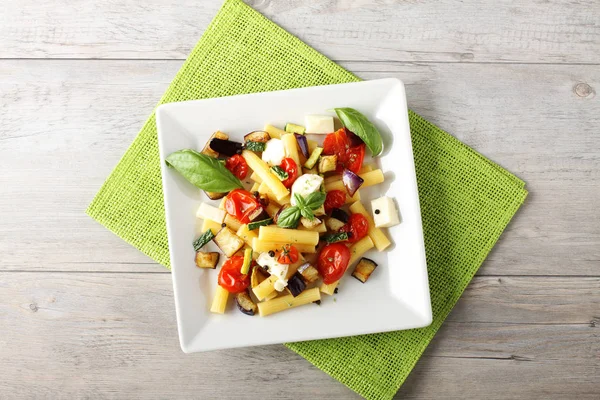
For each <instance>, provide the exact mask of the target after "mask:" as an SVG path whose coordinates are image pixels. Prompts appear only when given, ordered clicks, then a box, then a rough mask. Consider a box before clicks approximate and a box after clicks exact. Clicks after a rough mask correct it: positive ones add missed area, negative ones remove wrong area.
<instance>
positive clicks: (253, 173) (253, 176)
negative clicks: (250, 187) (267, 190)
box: [250, 172, 262, 183]
mask: <svg viewBox="0 0 600 400" xmlns="http://www.w3.org/2000/svg"><path fill="white" fill-rule="evenodd" d="M250 179H252V180H253V181H254V182H256V183H262V179H260V176H258V174H257V173H256V172H252V175H250Z"/></svg>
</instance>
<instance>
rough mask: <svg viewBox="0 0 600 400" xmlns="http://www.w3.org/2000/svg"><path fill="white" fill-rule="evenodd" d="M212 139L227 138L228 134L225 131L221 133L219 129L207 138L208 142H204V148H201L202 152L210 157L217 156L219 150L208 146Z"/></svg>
mask: <svg viewBox="0 0 600 400" xmlns="http://www.w3.org/2000/svg"><path fill="white" fill-rule="evenodd" d="M213 139H222V140H228V139H229V136H228V135H227V134H226V133H223V132H221V131H216V132H215V133H213V134H212V136H211V137H210V138H209V139H208V142H206V144H205V145H204V148H203V149H202V154H206V155H207V156H210V157H212V158H219V152H218V151H217V150H216V149H213V148H211V147H210V143H211V142H212V140H213Z"/></svg>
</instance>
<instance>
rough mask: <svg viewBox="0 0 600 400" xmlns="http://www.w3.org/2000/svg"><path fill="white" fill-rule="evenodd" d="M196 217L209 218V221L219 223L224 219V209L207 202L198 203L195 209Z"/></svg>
mask: <svg viewBox="0 0 600 400" xmlns="http://www.w3.org/2000/svg"><path fill="white" fill-rule="evenodd" d="M196 217H198V218H202V219H210V220H211V221H215V222H218V223H219V224H221V223H223V220H224V219H225V211H224V210H221V209H218V208H217V207H213V206H211V205H209V204H206V203H202V204H200V207H198V211H196Z"/></svg>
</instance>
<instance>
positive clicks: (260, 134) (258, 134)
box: [244, 131, 271, 145]
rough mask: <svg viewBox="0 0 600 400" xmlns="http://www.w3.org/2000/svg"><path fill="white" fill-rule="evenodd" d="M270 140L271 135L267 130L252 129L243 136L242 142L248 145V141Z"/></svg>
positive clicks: (264, 141) (260, 141) (265, 141)
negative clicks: (252, 130)
mask: <svg viewBox="0 0 600 400" xmlns="http://www.w3.org/2000/svg"><path fill="white" fill-rule="evenodd" d="M269 140H271V135H269V132H267V131H254V132H250V133H249V134H247V135H246V136H244V142H246V145H248V142H258V143H267V142H268V141H269Z"/></svg>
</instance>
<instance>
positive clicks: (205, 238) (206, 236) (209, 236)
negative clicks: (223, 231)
mask: <svg viewBox="0 0 600 400" xmlns="http://www.w3.org/2000/svg"><path fill="white" fill-rule="evenodd" d="M214 237H215V235H214V234H213V233H212V231H211V230H210V229H209V230H207V231H206V232H204V233H203V234H202V235H200V237H199V238H198V239H196V240H194V243H192V244H193V246H194V250H195V251H199V250H200V249H201V248H202V247H204V245H205V244H206V243H208V242H210V241H211V240H213V238H214Z"/></svg>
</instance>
